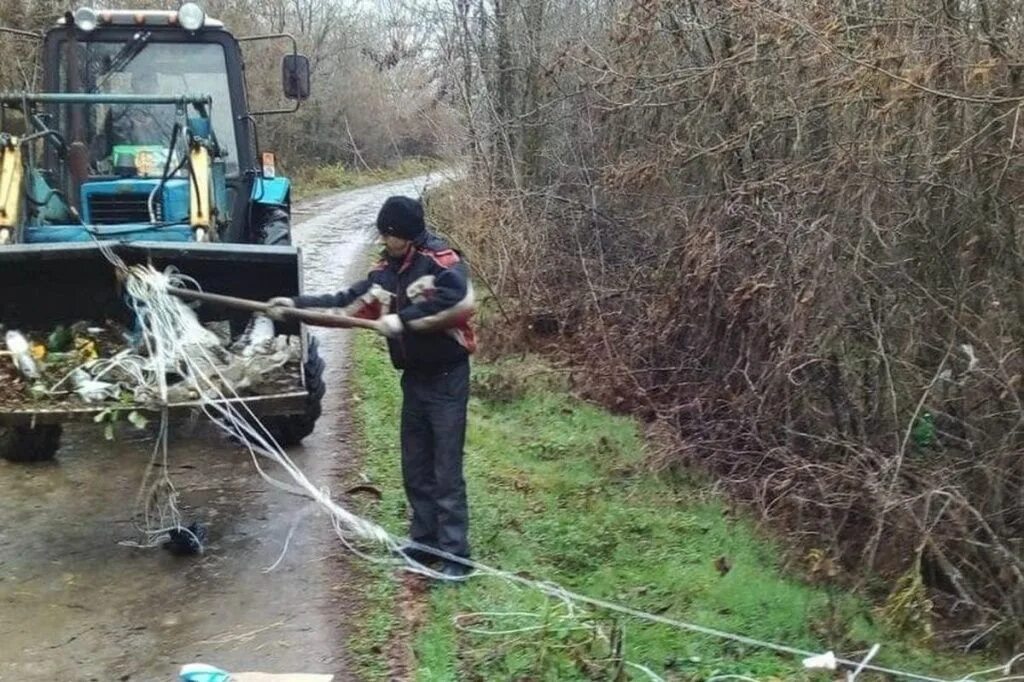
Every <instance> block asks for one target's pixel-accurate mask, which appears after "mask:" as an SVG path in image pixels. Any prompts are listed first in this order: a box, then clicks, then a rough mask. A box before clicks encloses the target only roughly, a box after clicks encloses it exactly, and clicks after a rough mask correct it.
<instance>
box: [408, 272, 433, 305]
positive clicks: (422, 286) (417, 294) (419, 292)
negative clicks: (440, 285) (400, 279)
mask: <svg viewBox="0 0 1024 682" xmlns="http://www.w3.org/2000/svg"><path fill="white" fill-rule="evenodd" d="M436 288H437V287H436V285H435V284H434V276H433V275H424V276H423V277H420V278H419V279H418V280H416V281H415V282H413V283H412V284H410V285H409V286H408V287H406V289H405V295H406V296H408V297H409V300H410V301H412V302H413V303H419V302H420V301H422V300H424V299H426V298H428V297H429V295H430V294H431V293H433V291H434V289H436Z"/></svg>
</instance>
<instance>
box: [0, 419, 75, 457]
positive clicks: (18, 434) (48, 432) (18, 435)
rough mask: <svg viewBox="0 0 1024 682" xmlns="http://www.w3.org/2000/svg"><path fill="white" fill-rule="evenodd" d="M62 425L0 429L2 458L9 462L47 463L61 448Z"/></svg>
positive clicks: (0, 452)
mask: <svg viewBox="0 0 1024 682" xmlns="http://www.w3.org/2000/svg"><path fill="white" fill-rule="evenodd" d="M61 431H62V429H61V426H60V424H41V425H39V426H36V427H35V428H33V427H31V426H11V427H3V428H0V458H3V459H6V460H7V461H8V462H47V461H49V460H51V459H53V458H54V456H55V455H56V454H57V449H58V448H59V447H60V436H61Z"/></svg>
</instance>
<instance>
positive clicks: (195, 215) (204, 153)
mask: <svg viewBox="0 0 1024 682" xmlns="http://www.w3.org/2000/svg"><path fill="white" fill-rule="evenodd" d="M189 160H190V161H191V166H192V174H193V177H192V182H191V183H190V184H189V187H190V190H189V212H188V216H189V224H190V225H192V229H193V230H194V231H195V234H196V241H206V240H207V238H208V234H209V232H210V226H211V225H213V210H212V209H213V207H212V206H211V205H210V198H211V196H212V193H211V192H210V150H209V149H207V148H206V147H204V146H203V145H201V144H194V145H192V148H191V149H190V150H189Z"/></svg>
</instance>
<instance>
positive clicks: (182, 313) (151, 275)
mask: <svg viewBox="0 0 1024 682" xmlns="http://www.w3.org/2000/svg"><path fill="white" fill-rule="evenodd" d="M107 253H108V254H109V256H113V258H112V259H111V262H112V263H114V264H115V265H116V266H117V267H118V269H119V270H120V271H121V272H122V274H123V275H124V276H125V286H126V290H127V292H128V293H129V295H130V296H131V298H132V301H133V306H134V310H135V313H136V315H137V318H138V321H139V324H140V326H141V328H142V333H143V338H144V339H145V344H146V352H147V358H148V364H147V365H146V366H145V371H140V370H139V366H138V365H136V366H135V369H134V371H135V372H136V374H135V376H137V377H138V378H139V379H140V380H142V381H145V382H148V383H150V384H152V387H153V388H154V389H155V393H156V395H158V396H160V399H161V400H162V403H163V404H164V405H166V404H167V381H166V377H167V375H168V374H171V373H174V374H178V375H180V376H182V377H183V378H184V380H185V381H188V382H190V384H191V385H192V387H193V389H194V390H196V391H198V393H199V395H200V404H201V407H202V410H203V412H204V413H205V414H206V415H207V416H208V417H209V418H210V419H211V420H212V421H213V422H214V423H215V424H218V425H219V426H220V427H221V428H223V429H225V430H226V431H227V432H228V433H229V434H231V435H233V436H235V437H236V438H237V439H238V440H239V441H240V442H241V443H243V444H244V445H245V447H247V448H248V450H249V453H250V455H251V457H252V461H253V463H254V464H255V467H256V470H257V472H258V473H259V475H260V476H261V477H262V478H263V479H264V480H266V481H267V482H268V483H269V484H270V485H272V486H274V487H276V488H279V489H281V490H284V491H286V492H289V493H293V494H296V495H301V496H304V497H307V498H309V499H311V500H313V501H314V502H315V503H316V504H317V505H318V506H319V507H320V508H322V509H323V510H325V511H326V512H327V513H328V514H329V515H330V518H331V522H332V524H333V526H334V529H335V531H336V533H337V535H338V537H339V538H340V539H341V541H342V542H343V543H344V545H345V546H346V547H347V548H348V549H349V550H350V551H352V552H353V553H355V554H357V555H358V556H360V557H363V558H365V559H368V560H370V561H374V562H381V563H388V564H391V565H396V566H401V567H403V568H405V569H406V570H410V571H413V572H416V573H420V574H423V575H427V576H430V577H432V578H436V579H443V578H444V577H445V576H443V575H441V574H439V573H438V572H436V571H433V570H432V569H430V568H428V567H425V566H422V565H420V564H418V563H416V562H415V561H412V560H405V561H403V560H401V559H395V558H392V557H391V556H388V558H381V557H380V556H375V555H373V554H370V553H368V552H365V551H363V550H361V549H360V548H359V547H357V546H356V545H355V542H356V541H367V542H370V543H373V544H375V545H377V546H379V547H383V548H385V549H387V550H389V551H390V553H391V554H394V552H395V550H396V549H397V548H398V547H399V546H401V545H403V544H412V545H413V546H415V547H418V548H419V549H422V550H423V551H426V552H430V553H433V554H435V555H437V556H439V557H442V558H445V559H448V560H451V561H456V562H461V563H463V564H465V565H467V566H469V567H471V568H473V569H474V570H475V571H476V572H477V573H478V574H480V575H486V576H492V577H495V578H499V579H501V580H504V581H507V582H510V583H515V584H519V585H522V586H524V587H527V588H530V589H534V590H538V591H540V592H541V593H543V594H545V595H547V596H549V597H553V598H555V599H557V600H559V601H560V602H562V603H563V604H564V605H565V607H566V609H567V611H566V612H567V613H568V614H570V615H572V614H574V613H575V612H574V606H575V605H578V604H586V605H589V606H591V607H595V608H598V609H602V610H605V611H608V612H612V613H617V614H620V615H624V616H629V617H630V618H634V619H637V620H641V621H646V622H649V623H658V624H661V625H665V626H669V627H672V628H675V629H678V630H683V631H688V632H692V633H696V634H701V635H705V636H709V637H714V638H718V639H723V640H729V641H733V642H737V643H741V644H746V645H749V646H752V647H757V648H761V649H768V650H772V651H776V652H779V653H784V654H788V655H792V656H796V657H798V658H800V659H802V661H803V665H804V666H805V667H820V668H828V669H836V668H838V667H841V668H844V669H847V670H849V671H853V672H852V674H851V676H850V678H849V679H854V678H856V676H857V675H859V674H861V673H862V672H868V671H871V672H876V673H883V674H887V675H891V676H893V677H897V678H903V679H908V680H920V681H922V682H950V680H946V679H943V678H938V677H931V676H928V675H921V674H917V673H913V672H907V671H903V670H897V669H892V668H885V667H881V666H876V665H874V664H872V663H870V661H871V659H872V658H873V657H874V655H875V654H876V653H877V647H875V648H873V649H872V650H871V652H870V653H869V654H868V656H867V657H866V658H864V659H862V660H859V661H858V660H850V659H845V658H839V657H835V656H833V655H832V653H831V652H826V653H824V654H823V653H822V652H813V651H806V650H803V649H800V648H797V647H792V646H788V645H785V644H778V643H775V642H769V641H764V640H760V639H756V638H754V637H748V636H745V635H739V634H735V633H730V632H725V631H723V630H718V629H715V628H710V627H705V626H702V625H699V624H696V623H689V622H686V621H682V620H677V619H673V618H668V617H666V616H662V615H658V614H652V613H646V612H644V611H641V610H639V609H634V608H631V607H629V606H625V605H622V604H617V603H614V602H610V601H606V600H603V599H596V598H593V597H588V596H586V595H583V594H579V593H576V592H572V591H570V590H566V589H565V588H563V587H561V586H559V585H556V584H553V583H548V582H542V581H536V580H532V579H529V578H524V577H522V576H521V575H518V574H516V573H512V572H508V571H502V570H498V569H496V568H492V567H490V566H487V565H485V564H481V563H479V562H475V561H469V560H466V559H463V558H461V557H457V556H453V555H450V554H447V553H445V552H441V551H439V550H436V549H434V548H431V547H426V546H420V545H415V544H414V543H408V542H407V541H405V540H403V539H402V538H398V537H395V536H393V535H391V534H390V533H388V532H387V531H386V530H385V529H384V528H382V527H381V526H379V525H378V524H376V523H374V522H372V521H370V520H368V519H363V518H361V517H359V516H358V515H356V514H354V513H352V512H350V511H349V510H347V509H345V508H344V507H342V506H341V505H340V504H338V503H337V502H335V501H334V500H333V499H332V498H331V495H330V491H329V490H328V489H327V488H325V487H318V486H316V485H314V484H313V483H312V482H311V481H310V480H309V479H308V478H307V477H306V475H305V474H304V473H303V472H302V471H301V470H300V469H299V467H298V466H296V465H295V463H294V462H293V461H292V460H291V458H290V457H289V456H288V454H287V453H286V452H285V451H284V450H283V449H282V448H281V446H280V445H278V444H277V442H276V441H275V440H274V438H273V437H272V436H271V434H270V433H269V432H268V431H267V429H266V428H265V427H264V426H263V425H262V424H261V423H260V422H259V420H258V419H257V418H256V416H255V415H254V414H253V412H252V411H251V410H250V409H249V408H248V407H247V406H246V404H245V402H244V401H241V400H240V399H239V396H238V394H237V393H236V392H235V390H234V389H233V387H232V386H231V383H230V382H229V381H227V380H226V378H225V377H224V376H222V375H221V374H220V371H219V369H218V365H217V363H216V362H215V361H214V360H215V358H214V357H212V355H211V348H212V347H213V345H214V344H212V343H208V341H210V339H209V334H210V332H209V331H208V330H207V329H205V328H204V327H203V326H202V325H201V324H200V323H199V320H198V319H197V318H196V316H195V314H194V313H193V312H192V310H191V309H189V308H188V307H187V306H186V305H185V304H184V303H183V302H182V301H181V300H180V299H178V298H176V297H174V296H172V295H171V294H169V293H168V291H167V289H168V286H170V285H173V286H183V285H187V284H192V285H193V286H194V285H195V283H194V282H189V281H187V278H183V277H182V276H180V275H177V274H174V273H161V272H158V271H156V270H155V269H153V268H151V267H131V268H126V267H124V264H123V263H120V262H119V259H117V258H116V256H115V255H114V254H112V253H109V250H107ZM109 256H108V257H109ZM161 420H162V423H161V427H160V431H159V434H158V440H157V445H156V447H155V448H154V454H153V456H154V459H155V458H157V457H162V458H163V459H164V461H165V463H166V458H167V425H166V423H167V412H166V409H165V410H164V412H163V414H162V416H161ZM261 459H262V460H270V461H271V462H273V463H275V464H277V465H278V466H280V467H281V468H282V469H283V470H284V472H285V473H286V474H287V479H288V480H281V479H279V478H276V477H274V476H271V475H270V474H269V473H268V472H267V470H266V469H265V468H264V466H263V465H262V464H261ZM163 471H164V472H165V473H164V477H165V478H166V471H167V467H166V466H164V467H163ZM163 485H164V486H167V487H168V488H167V489H168V490H169V501H170V513H169V514H166V515H164V514H162V515H161V516H160V518H159V519H158V524H157V525H158V528H157V529H156V530H153V531H149V532H150V534H151V535H152V534H153V533H163V532H166V531H167V529H168V528H173V527H180V523H179V521H178V516H177V510H176V507H175V506H174V499H175V493H174V488H173V485H171V484H170V481H169V480H167V481H166V482H165V483H163ZM169 519H170V522H169V523H168V520H169ZM172 524H174V525H172ZM292 530H294V528H293V529H292ZM290 537H291V531H290V532H289V538H288V539H290ZM287 544H288V540H286V542H285V550H287ZM282 556H283V555H282ZM279 561H280V559H279V560H278V562H279ZM275 566H276V563H275ZM271 568H273V567H271ZM487 615H490V616H498V615H499V614H487ZM520 615H523V616H524V617H525V614H520ZM456 626H457V627H464V625H463V624H462V622H461V621H460V620H457V621H456ZM534 629H536V628H535V626H532V625H531V626H526V627H523V628H513V629H511V630H506V632H526V631H531V630H534ZM481 634H484V633H483V632H481ZM486 634H501V633H499V632H493V631H492V632H487V633H486ZM1016 660H1017V659H1016V658H1015V659H1012V660H1011V661H1010V662H1009V663H1007V664H1006V665H1004V666H999V667H998V668H992V669H989V670H983V671H978V672H975V673H971V674H970V675H967V676H964V677H960V678H955V681H956V682H972V681H973V682H980V681H981V680H982V678H983V677H986V676H990V675H1002V676H1001V677H999V678H998V679H999V680H1011V679H1014V680H1016V679H1021V680H1024V676H1022V675H1017V676H1013V675H1012V666H1013V664H1014V663H1015V662H1016ZM628 665H629V667H631V668H632V669H634V670H637V671H639V672H642V673H644V674H645V675H647V676H648V677H649V678H650V679H653V680H658V679H660V678H659V677H658V676H657V675H656V674H655V673H653V672H652V671H650V670H649V669H648V668H646V667H644V666H642V665H639V664H635V663H628ZM718 679H745V678H743V677H742V676H739V677H731V678H729V677H720V678H718Z"/></svg>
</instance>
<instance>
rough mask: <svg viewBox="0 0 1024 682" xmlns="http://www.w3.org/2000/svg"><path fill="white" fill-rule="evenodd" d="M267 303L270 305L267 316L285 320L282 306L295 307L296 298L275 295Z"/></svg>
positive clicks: (279, 320)
mask: <svg viewBox="0 0 1024 682" xmlns="http://www.w3.org/2000/svg"><path fill="white" fill-rule="evenodd" d="M267 305H268V306H270V308H269V309H268V310H267V313H266V315H267V317H269V318H270V319H272V320H277V321H278V322H281V321H282V320H284V315H282V314H281V308H294V307H295V299H293V298H288V297H287V296H275V297H274V298H272V299H270V300H269V301H267Z"/></svg>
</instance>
